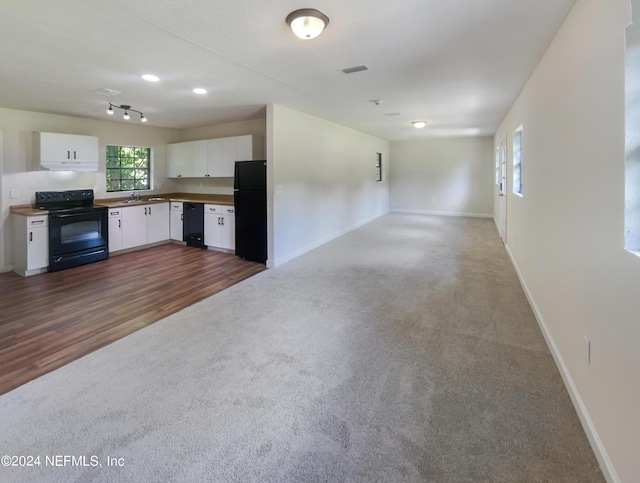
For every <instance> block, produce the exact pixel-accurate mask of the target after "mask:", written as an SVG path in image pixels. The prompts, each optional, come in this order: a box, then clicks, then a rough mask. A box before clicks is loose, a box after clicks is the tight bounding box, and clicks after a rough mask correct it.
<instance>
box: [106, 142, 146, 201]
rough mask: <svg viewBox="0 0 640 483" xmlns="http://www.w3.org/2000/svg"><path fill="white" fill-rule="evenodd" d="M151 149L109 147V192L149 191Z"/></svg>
mask: <svg viewBox="0 0 640 483" xmlns="http://www.w3.org/2000/svg"><path fill="white" fill-rule="evenodd" d="M150 180H151V148H134V147H127V146H107V191H135V190H148V189H150V188H151V186H150Z"/></svg>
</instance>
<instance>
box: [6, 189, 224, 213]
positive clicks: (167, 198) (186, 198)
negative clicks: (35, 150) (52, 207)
mask: <svg viewBox="0 0 640 483" xmlns="http://www.w3.org/2000/svg"><path fill="white" fill-rule="evenodd" d="M147 198H163V199H162V200H153V201H151V200H148V199H147ZM126 199H128V197H123V198H101V199H96V200H94V201H93V203H94V204H95V205H100V206H106V207H107V208H124V207H126V206H136V205H151V204H155V203H170V202H172V201H179V202H195V203H206V204H212V205H233V195H207V194H196V193H169V194H166V195H164V194H162V195H149V196H142V197H141V198H140V199H141V200H142V201H140V202H139V203H131V204H128V203H118V201H120V200H126ZM10 212H11V213H13V214H15V215H21V216H37V215H48V214H49V212H48V211H46V210H38V209H35V208H34V207H33V206H32V205H13V206H11V207H10Z"/></svg>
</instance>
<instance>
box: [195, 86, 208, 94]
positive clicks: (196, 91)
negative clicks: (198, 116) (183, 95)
mask: <svg viewBox="0 0 640 483" xmlns="http://www.w3.org/2000/svg"><path fill="white" fill-rule="evenodd" d="M193 93H194V94H206V93H207V90H206V89H203V88H202V87H196V88H195V89H194V90H193Z"/></svg>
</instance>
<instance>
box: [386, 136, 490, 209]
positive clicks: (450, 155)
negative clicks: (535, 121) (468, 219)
mask: <svg viewBox="0 0 640 483" xmlns="http://www.w3.org/2000/svg"><path fill="white" fill-rule="evenodd" d="M390 149H391V161H390V163H389V164H390V168H389V169H390V171H389V183H390V187H389V197H390V206H391V210H393V211H402V212H411V213H437V214H449V215H467V216H489V217H490V216H493V183H492V179H493V139H492V138H490V137H465V138H434V139H425V140H421V141H394V142H392V143H391V147H390Z"/></svg>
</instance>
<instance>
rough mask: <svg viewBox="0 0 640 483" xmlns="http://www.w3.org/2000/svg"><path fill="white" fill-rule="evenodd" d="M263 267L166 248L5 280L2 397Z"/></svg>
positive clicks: (0, 305) (0, 283)
mask: <svg viewBox="0 0 640 483" xmlns="http://www.w3.org/2000/svg"><path fill="white" fill-rule="evenodd" d="M264 269H265V266H264V265H262V264H260V263H254V262H249V261H245V260H241V259H239V258H238V257H236V256H234V255H231V254H227V253H220V252H215V251H209V250H201V249H197V248H191V247H185V246H182V245H176V244H166V245H160V246H157V247H152V248H147V249H144V250H140V251H137V252H132V253H126V254H123V255H118V256H113V257H111V258H109V259H108V260H104V261H101V262H96V263H91V264H88V265H83V266H80V267H74V268H71V269H68V270H62V271H60V272H54V273H45V274H41V275H35V276H32V277H27V278H23V277H21V276H19V275H16V274H15V273H3V274H0V394H4V393H6V392H8V391H10V390H12V389H14V388H16V387H18V386H20V385H22V384H24V383H25V382H28V381H30V380H32V379H35V378H36V377H39V376H41V375H43V374H46V373H47V372H50V371H52V370H54V369H57V368H59V367H61V366H63V365H65V364H67V363H69V362H71V361H73V360H75V359H78V358H80V357H82V356H84V355H86V354H88V353H90V352H93V351H94V350H96V349H99V348H100V347H103V346H105V345H107V344H109V343H111V342H113V341H116V340H118V339H120V338H122V337H124V336H126V335H128V334H130V333H132V332H134V331H136V330H138V329H140V328H142V327H145V326H147V325H149V324H152V323H154V322H156V321H158V320H160V319H162V318H164V317H166V316H168V315H170V314H173V313H174V312H177V311H179V310H181V309H183V308H185V307H188V306H189V305H191V304H193V303H195V302H198V301H200V300H202V299H204V298H206V297H209V296H210V295H213V294H215V293H216V292H219V291H221V290H224V289H225V288H227V287H230V286H231V285H233V284H235V283H237V282H240V281H241V280H244V279H246V278H248V277H251V276H252V275H255V274H256V273H259V272H261V271H263V270H264Z"/></svg>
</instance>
